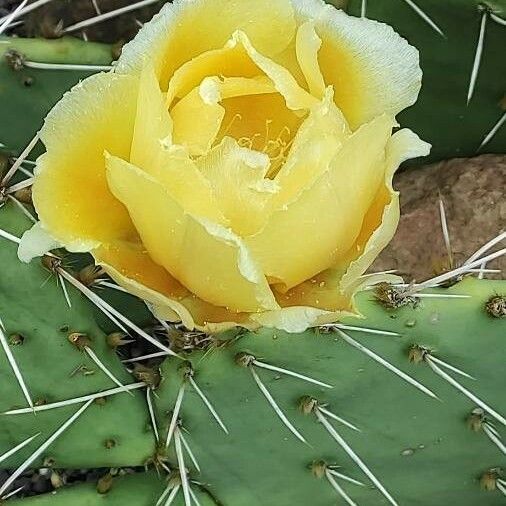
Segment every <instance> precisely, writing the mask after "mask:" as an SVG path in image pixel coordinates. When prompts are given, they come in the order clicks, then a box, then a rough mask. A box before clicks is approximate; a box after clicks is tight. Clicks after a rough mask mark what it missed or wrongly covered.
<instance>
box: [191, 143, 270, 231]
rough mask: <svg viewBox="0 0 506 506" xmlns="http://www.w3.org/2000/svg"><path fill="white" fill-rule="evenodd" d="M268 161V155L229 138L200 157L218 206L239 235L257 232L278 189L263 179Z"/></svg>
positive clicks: (199, 165) (201, 166) (200, 166)
mask: <svg viewBox="0 0 506 506" xmlns="http://www.w3.org/2000/svg"><path fill="white" fill-rule="evenodd" d="M269 163H270V161H269V157H268V156H267V155H266V154H264V153H260V152H258V151H252V150H250V149H247V148H242V147H240V146H239V145H238V144H237V142H236V141H235V140H234V139H231V138H230V137H225V138H224V139H223V141H222V142H221V143H220V144H219V145H218V146H216V147H215V148H213V149H212V150H211V151H210V152H209V153H208V154H207V155H206V156H203V157H201V158H200V159H199V160H197V165H198V167H199V168H200V170H201V172H202V174H203V175H204V176H205V177H206V178H207V179H208V180H209V183H210V185H211V186H212V188H213V191H214V195H215V197H216V202H217V203H218V205H219V208H220V209H221V211H222V212H223V214H224V215H225V216H226V217H227V218H228V219H229V222H230V226H231V228H232V230H233V231H234V232H235V233H236V234H238V235H240V236H245V235H251V234H254V233H255V232H257V231H258V230H259V229H260V228H261V226H262V224H263V222H264V221H265V218H266V213H265V208H266V205H267V203H268V201H269V199H270V197H271V196H272V193H273V192H275V191H276V188H277V187H276V185H275V183H273V181H271V180H270V179H264V175H265V173H266V172H267V169H268V167H269Z"/></svg>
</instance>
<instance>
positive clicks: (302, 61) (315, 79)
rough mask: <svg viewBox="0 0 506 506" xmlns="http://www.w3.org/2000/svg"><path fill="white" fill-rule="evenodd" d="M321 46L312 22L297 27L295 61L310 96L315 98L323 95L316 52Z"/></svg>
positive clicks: (323, 85)
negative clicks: (297, 63)
mask: <svg viewBox="0 0 506 506" xmlns="http://www.w3.org/2000/svg"><path fill="white" fill-rule="evenodd" d="M321 46H322V40H321V39H320V37H318V34H317V33H316V30H315V28H314V23H313V22H312V21H307V22H306V23H304V24H303V25H301V26H300V27H299V29H298V30H297V39H296V46H295V51H296V53H297V61H298V62H299V66H300V68H301V70H302V73H303V74H304V78H305V79H306V83H307V85H308V88H309V91H310V93H311V95H313V96H315V97H317V98H322V97H323V94H324V93H325V80H324V79H323V75H322V72H321V70H320V64H319V63H318V51H319V50H320V48H321Z"/></svg>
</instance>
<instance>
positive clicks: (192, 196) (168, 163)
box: [130, 66, 227, 225]
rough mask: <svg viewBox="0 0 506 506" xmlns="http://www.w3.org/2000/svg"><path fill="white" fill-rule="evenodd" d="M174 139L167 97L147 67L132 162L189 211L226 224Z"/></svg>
mask: <svg viewBox="0 0 506 506" xmlns="http://www.w3.org/2000/svg"><path fill="white" fill-rule="evenodd" d="M171 137H172V119H171V117H170V115H169V113H168V111H167V108H166V104H165V97H164V94H163V93H162V92H161V90H160V87H159V85H158V81H157V79H156V76H155V75H154V72H153V70H152V68H151V67H149V66H148V67H146V68H145V69H144V71H143V73H142V75H141V83H140V86H139V96H138V100H137V119H136V122H135V132H134V137H133V142H132V150H131V155H130V162H131V163H132V164H133V165H136V166H137V167H139V168H141V169H143V170H144V171H146V172H148V173H149V174H152V175H153V176H154V177H155V178H156V179H158V180H159V181H160V182H161V183H162V184H163V185H164V186H165V188H166V189H167V191H169V192H170V194H171V195H172V196H173V197H174V198H175V199H176V200H177V202H178V203H179V204H180V205H181V206H182V207H183V208H184V209H186V210H187V211H188V212H190V213H192V214H196V215H197V216H202V217H204V218H208V219H210V220H213V221H216V222H217V223H220V224H222V225H226V224H227V220H226V219H225V218H224V216H223V215H222V214H221V213H220V212H219V208H218V205H217V203H216V199H215V198H214V196H213V194H212V189H211V186H210V184H209V182H208V181H207V179H206V178H205V177H203V175H202V174H201V172H200V171H199V170H198V168H197V166H196V165H195V162H193V160H192V159H191V157H190V154H189V152H188V150H187V149H185V148H184V147H183V146H177V145H174V144H172V140H171Z"/></svg>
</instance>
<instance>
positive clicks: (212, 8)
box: [117, 0, 295, 89]
mask: <svg viewBox="0 0 506 506" xmlns="http://www.w3.org/2000/svg"><path fill="white" fill-rule="evenodd" d="M236 30H243V31H244V32H245V33H246V34H247V35H248V37H249V38H250V39H251V41H252V43H253V44H254V46H255V47H257V48H258V50H259V51H261V52H263V53H264V54H266V55H268V56H270V55H274V54H277V53H278V52H281V51H283V50H284V49H285V48H286V47H287V46H288V44H289V42H290V40H291V39H292V38H293V36H294V34H295V20H294V15H293V7H292V3H291V1H290V0H241V1H240V2H231V1H230V0H175V1H174V2H172V3H167V4H166V5H165V6H164V7H163V8H162V9H161V11H160V13H159V14H158V15H156V16H155V17H154V18H153V19H152V20H151V21H150V22H148V23H146V24H145V25H144V27H143V28H142V29H141V30H140V32H139V33H138V35H137V37H136V38H135V39H134V40H133V41H132V42H130V43H128V44H127V45H126V46H125V47H124V48H123V51H122V54H121V57H120V59H119V61H118V65H117V71H118V72H120V73H125V72H132V71H140V70H141V69H142V66H143V62H144V61H145V59H146V58H149V59H150V60H152V61H153V62H154V66H155V69H156V71H157V75H158V76H159V78H160V81H161V84H162V89H166V86H167V83H168V80H169V79H170V77H171V76H172V74H173V73H174V71H175V70H176V69H178V68H179V67H180V66H181V65H183V64H184V63H186V62H187V61H190V60H191V59H192V58H195V57H196V56H198V55H199V54H201V53H203V52H205V51H209V50H212V49H219V48H221V47H223V45H224V44H225V43H226V42H227V40H229V39H230V37H231V36H232V34H233V33H234V32H235V31H236Z"/></svg>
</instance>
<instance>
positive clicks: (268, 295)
mask: <svg viewBox="0 0 506 506" xmlns="http://www.w3.org/2000/svg"><path fill="white" fill-rule="evenodd" d="M107 177H108V182H109V186H110V188H111V191H112V192H113V193H114V195H115V196H116V198H118V199H119V200H120V201H121V202H123V203H124V204H125V206H126V207H127V208H128V210H129V212H130V215H131V217H132V220H133V222H134V223H135V225H136V228H137V230H138V231H139V234H140V236H141V238H142V242H143V244H144V246H145V247H146V249H147V251H148V252H149V254H150V256H151V258H152V259H153V260H154V261H155V262H156V263H157V264H159V265H161V266H163V267H164V268H165V269H166V270H167V271H168V272H169V273H170V274H171V275H172V276H174V277H175V278H176V279H177V280H178V281H180V282H181V283H182V284H183V285H184V286H185V287H186V288H187V289H188V290H190V291H191V292H192V293H194V294H195V295H197V296H198V297H200V298H202V299H203V300H205V301H207V302H210V303H211V304H214V305H218V306H223V307H227V308H230V309H232V310H234V311H259V310H263V309H272V308H273V307H277V303H276V302H275V299H274V296H273V294H272V292H271V290H270V288H269V286H268V284H267V282H266V280H265V277H264V275H263V274H262V272H261V271H260V270H259V268H258V266H257V265H256V263H255V262H254V261H253V259H252V257H251V255H250V253H249V251H248V249H247V247H246V246H245V245H244V243H243V241H242V240H241V239H240V238H239V237H238V236H236V235H235V234H233V233H232V231H230V230H228V229H226V228H224V227H223V226H221V225H219V224H216V223H212V222H209V221H208V220H204V219H202V218H197V217H194V216H192V215H190V214H188V213H186V212H185V210H184V209H183V208H181V206H180V205H179V204H178V203H177V202H176V201H175V200H174V199H173V198H172V197H171V196H170V194H169V193H168V192H167V191H166V190H165V188H164V186H163V185H162V184H160V183H159V182H158V181H157V180H156V179H154V178H153V177H152V176H150V175H148V174H146V173H145V172H143V171H142V170H140V169H138V168H137V167H135V166H133V165H132V164H129V163H128V162H125V161H123V160H121V159H119V158H116V157H109V158H108V160H107Z"/></svg>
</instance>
